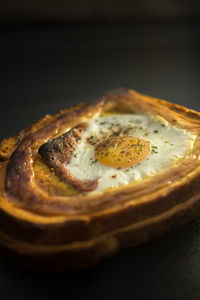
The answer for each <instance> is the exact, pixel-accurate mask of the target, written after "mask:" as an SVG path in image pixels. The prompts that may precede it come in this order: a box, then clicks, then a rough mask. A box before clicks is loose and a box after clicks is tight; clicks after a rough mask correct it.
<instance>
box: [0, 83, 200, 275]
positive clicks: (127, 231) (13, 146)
mask: <svg viewBox="0 0 200 300" xmlns="http://www.w3.org/2000/svg"><path fill="white" fill-rule="evenodd" d="M137 112H142V113H145V114H148V115H150V116H153V117H156V118H159V119H160V120H161V119H162V121H163V122H167V123H168V124H170V126H172V127H173V126H174V127H176V128H180V129H181V130H183V131H187V132H188V133H189V134H190V135H191V136H193V139H194V143H193V145H192V147H191V149H190V151H189V152H188V153H187V155H185V156H184V158H182V159H181V160H179V162H178V163H174V164H172V165H171V166H170V167H169V168H167V169H165V170H163V171H162V172H159V173H158V174H155V175H153V176H150V177H148V176H147V177H146V178H144V179H143V180H140V181H138V182H133V183H132V182H131V183H130V184H128V185H126V186H124V185H122V186H119V187H116V188H108V189H106V190H104V191H102V192H100V193H95V192H94V190H95V188H96V186H97V185H98V182H96V183H95V182H94V181H95V180H85V181H80V180H77V178H74V177H73V176H71V175H70V174H68V173H66V172H65V170H64V167H63V164H64V163H65V161H69V160H70V155H71V153H73V151H74V149H75V147H76V144H77V141H78V140H79V139H81V134H82V131H83V130H85V127H84V126H85V125H84V126H83V125H81V124H87V122H88V121H89V120H91V119H92V118H93V117H94V116H97V115H102V114H106V113H110V114H113V113H117V114H124V113H128V114H134V113H137ZM199 134H200V113H198V112H195V111H193V110H190V109H187V108H185V107H182V106H179V105H176V104H173V103H170V102H167V101H164V100H160V99H156V98H152V97H150V96H146V95H142V94H139V93H137V92H136V91H133V90H128V89H118V90H115V91H113V92H110V93H108V94H106V95H105V96H103V97H102V98H101V99H99V100H97V101H95V102H92V103H87V104H79V105H77V106H75V107H72V108H70V109H67V110H63V111H61V112H60V113H58V114H56V115H54V116H49V115H47V116H45V117H44V118H43V119H41V120H40V121H38V122H37V123H36V124H34V125H32V126H30V127H29V128H27V129H25V130H22V131H21V132H20V133H18V134H16V135H14V136H12V137H9V138H6V139H4V140H3V141H2V142H1V144H0V244H1V246H2V247H3V248H4V249H6V250H7V252H8V253H10V255H11V256H13V257H15V259H16V261H17V262H18V263H20V264H22V265H25V266H27V267H32V268H35V269H37V270H42V271H45V272H54V271H63V270H68V269H78V268H85V267H91V266H93V265H95V264H97V263H98V262H99V261H100V259H102V258H103V257H107V256H110V255H112V254H114V253H116V252H117V251H118V250H119V249H120V248H122V247H128V246H135V245H138V244H141V243H144V242H147V241H148V240H150V239H153V238H156V237H159V236H162V235H163V234H165V233H166V232H168V231H170V230H171V229H173V228H175V227H177V226H180V225H182V224H184V223H186V222H188V221H190V220H192V219H194V218H195V217H197V216H199V214H200V184H199V180H200V163H199V157H200V156H199V154H200V140H199ZM69 145H70V146H69ZM58 146H59V147H58ZM66 147H68V148H67V149H68V151H65V149H66ZM58 148H59V149H58ZM164 159H165V158H163V160H164ZM70 176H71V177H70ZM91 191H92V192H91Z"/></svg>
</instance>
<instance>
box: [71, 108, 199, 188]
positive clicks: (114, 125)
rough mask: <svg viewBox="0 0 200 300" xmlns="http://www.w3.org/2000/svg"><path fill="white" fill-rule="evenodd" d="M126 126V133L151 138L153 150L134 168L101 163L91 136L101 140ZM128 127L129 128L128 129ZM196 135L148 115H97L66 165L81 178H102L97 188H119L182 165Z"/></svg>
mask: <svg viewBox="0 0 200 300" xmlns="http://www.w3.org/2000/svg"><path fill="white" fill-rule="evenodd" d="M119 128H121V129H124V130H125V132H126V135H129V136H134V137H139V138H142V139H144V140H147V141H149V143H150V149H151V152H150V154H149V156H148V157H147V158H146V159H144V160H143V161H142V162H141V163H140V164H138V165H136V166H133V167H131V168H125V169H124V168H122V169H117V168H113V167H107V166H105V165H102V164H101V163H99V162H98V161H97V160H96V158H95V153H94V150H95V145H91V144H89V143H88V138H91V136H92V137H94V138H97V139H98V140H99V141H101V140H104V139H105V138H106V137H109V135H110V134H111V131H117V130H118V129H119ZM126 129H127V130H126ZM195 139H196V136H194V135H191V134H190V133H189V132H188V131H186V130H183V129H180V128H177V127H175V126H172V125H171V124H170V123H168V122H167V121H166V120H165V122H164V123H163V122H161V121H160V120H159V119H158V118H156V117H152V116H149V115H147V114H115V115H107V116H96V117H95V118H93V119H92V120H90V121H89V122H88V128H87V130H86V131H85V132H84V133H83V135H82V137H81V140H80V141H79V142H78V145H77V148H76V150H75V151H74V153H73V154H72V157H71V160H70V163H68V164H67V165H66V168H67V169H68V170H69V171H70V172H71V173H72V174H73V175H74V176H76V177H77V178H79V179H96V178H100V181H99V184H98V186H97V188H96V190H95V191H93V192H97V191H98V192H99V191H103V190H105V189H108V188H116V187H119V186H121V185H128V184H130V183H133V182H138V181H140V180H142V179H144V178H147V177H150V176H154V175H156V174H158V173H159V172H162V171H164V170H166V169H168V168H169V167H170V166H172V165H173V164H178V163H179V162H180V161H181V160H182V159H184V158H185V156H186V155H189V153H190V152H191V151H192V149H193V147H194V142H195Z"/></svg>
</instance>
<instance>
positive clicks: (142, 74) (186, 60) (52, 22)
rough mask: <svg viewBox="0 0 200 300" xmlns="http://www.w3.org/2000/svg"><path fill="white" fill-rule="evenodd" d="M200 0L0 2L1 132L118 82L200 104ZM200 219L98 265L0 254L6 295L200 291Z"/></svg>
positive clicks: (1, 295) (193, 294) (174, 295)
mask: <svg viewBox="0 0 200 300" xmlns="http://www.w3.org/2000/svg"><path fill="white" fill-rule="evenodd" d="M199 16H200V8H199V2H198V1H155V0H154V1H145V0H143V1H123V2H122V1H120V0H118V1H84V3H83V1H73V2H72V1H58V2H56V3H55V2H54V1H48V2H47V1H44V0H43V1H19V2H16V1H6V2H4V1H3V2H1V3H0V139H2V138H4V137H6V136H9V135H11V134H13V133H15V132H17V131H18V130H21V129H22V128H24V127H26V126H28V125H30V124H31V123H33V122H35V121H37V120H38V119H39V118H41V117H42V116H43V115H44V114H46V113H52V114H54V113H56V112H58V111H59V110H60V109H62V108H66V107H68V106H70V105H73V104H75V103H77V102H81V101H90V100H94V99H96V98H98V97H99V96H101V95H102V94H103V93H104V92H105V91H108V90H110V89H113V88H115V87H116V86H125V87H128V88H133V89H136V90H138V91H139V92H143V93H146V94H150V95H152V96H156V97H161V98H164V99H167V100H170V101H172V102H176V103H179V104H181V105H185V106H187V107H189V108H192V109H195V110H199V111H200V79H199V78H200V22H199ZM199 220H200V219H197V220H194V221H193V222H191V223H190V224H187V225H185V226H183V227H181V228H180V229H177V230H175V231H173V232H171V233H169V234H167V235H166V236H164V237H163V238H160V239H157V240H155V241H152V242H150V243H148V244H145V245H141V246H138V247H135V248H132V249H125V250H122V251H121V252H120V253H119V254H117V255H116V256H114V257H112V258H109V259H106V260H104V261H102V262H101V263H100V265H98V266H97V267H95V268H93V269H91V270H83V271H79V272H76V273H72V274H71V273H70V274H69V273H64V274H60V275H54V276H46V275H42V274H36V273H30V272H27V271H24V270H21V269H20V267H17V266H15V264H13V263H12V262H11V261H10V260H9V259H7V258H6V257H5V255H4V254H3V253H2V254H1V255H0V283H1V286H0V299H2V300H4V299H5V300H7V299H8V300H10V299H11V300H12V299H18V298H19V299H30V300H32V299H34V300H35V299H37V300H38V299H60V298H61V297H62V298H63V299H65V298H66V299H79V298H83V299H86V298H87V299H111V298H115V299H200V271H199V270H200V223H199Z"/></svg>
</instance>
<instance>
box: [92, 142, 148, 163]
mask: <svg viewBox="0 0 200 300" xmlns="http://www.w3.org/2000/svg"><path fill="white" fill-rule="evenodd" d="M149 153H150V148H149V142H147V141H145V140H143V139H141V138H138V137H131V136H123V137H120V136H114V137H110V138H109V139H107V140H105V141H103V142H102V143H100V144H98V145H97V147H96V148H95V157H96V159H97V160H98V161H99V162H100V163H102V164H103V165H105V166H108V167H114V168H129V167H132V166H134V165H136V164H138V163H140V162H141V161H142V160H144V159H145V158H146V157H147V156H148V155H149Z"/></svg>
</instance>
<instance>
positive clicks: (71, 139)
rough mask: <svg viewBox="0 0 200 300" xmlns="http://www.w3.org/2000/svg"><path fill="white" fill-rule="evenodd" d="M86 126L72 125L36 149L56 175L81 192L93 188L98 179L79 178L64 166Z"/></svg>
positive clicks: (82, 124)
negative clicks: (71, 127)
mask: <svg viewBox="0 0 200 300" xmlns="http://www.w3.org/2000/svg"><path fill="white" fill-rule="evenodd" d="M86 128H87V124H86V123H80V124H79V125H78V126H77V127H74V128H73V129H71V130H69V131H68V132H66V133H64V134H63V135H61V136H60V137H58V138H56V139H52V140H51V141H49V142H47V143H45V144H43V145H42V146H41V147H40V148H39V150H38V153H39V154H40V155H41V157H42V158H43V160H44V161H45V163H46V164H47V165H48V166H49V167H50V168H53V170H54V172H55V174H56V176H58V177H59V178H60V179H61V180H62V181H64V182H66V183H67V184H70V185H72V186H73V187H75V188H76V189H77V190H79V191H81V192H89V191H93V190H95V188H96V187H97V185H98V182H99V180H98V179H96V180H81V179H79V178H77V177H75V176H74V175H72V174H71V173H70V172H69V170H68V169H67V168H66V164H67V163H68V162H69V161H70V159H71V155H72V153H73V151H74V150H75V149H76V146H77V142H78V141H79V140H80V138H81V135H82V133H83V132H84V130H86Z"/></svg>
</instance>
